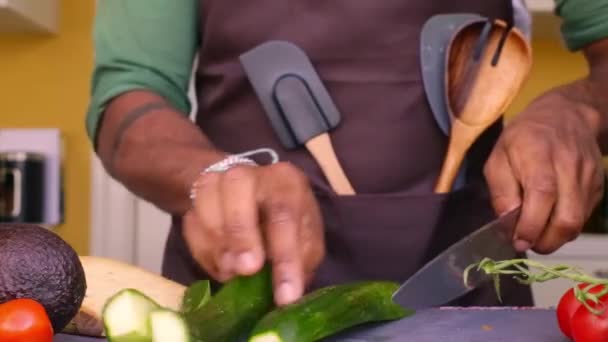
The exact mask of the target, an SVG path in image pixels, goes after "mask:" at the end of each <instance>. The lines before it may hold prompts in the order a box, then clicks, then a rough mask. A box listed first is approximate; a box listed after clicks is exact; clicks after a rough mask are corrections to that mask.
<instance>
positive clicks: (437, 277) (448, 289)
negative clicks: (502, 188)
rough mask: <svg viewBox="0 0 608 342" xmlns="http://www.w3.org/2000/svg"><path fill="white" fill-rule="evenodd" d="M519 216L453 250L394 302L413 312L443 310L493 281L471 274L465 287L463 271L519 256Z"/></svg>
mask: <svg viewBox="0 0 608 342" xmlns="http://www.w3.org/2000/svg"><path fill="white" fill-rule="evenodd" d="M520 212H521V207H518V208H516V209H513V210H511V211H510V212H508V213H506V214H504V215H502V216H500V217H499V218H497V219H496V220H494V221H492V222H490V223H488V224H486V225H485V226H483V227H481V228H480V229H478V230H476V231H475V232H473V233H471V234H469V235H468V236H466V237H465V238H463V239H461V240H460V241H458V242H456V243H455V244H453V245H452V246H450V247H449V248H448V249H447V250H445V251H444V252H442V253H441V254H439V255H438V256H437V257H435V258H434V259H433V260H431V261H430V262H429V263H427V264H426V265H425V266H423V267H422V268H421V269H420V270H419V271H418V272H416V273H415V274H414V275H413V276H412V277H410V278H409V279H408V280H407V281H405V282H404V283H403V285H401V287H400V288H399V289H398V290H397V291H396V292H395V293H394V294H393V300H394V301H395V302H396V303H398V304H400V305H401V306H403V307H407V308H409V309H414V310H420V309H425V308H430V307H435V306H441V305H445V304H447V303H449V302H451V301H452V300H455V299H458V298H460V297H462V296H463V295H465V294H467V293H469V292H470V291H472V290H474V289H475V288H477V287H479V286H480V285H482V284H484V283H485V282H487V281H490V280H491V279H492V278H491V277H489V276H487V275H485V274H483V273H482V272H477V271H476V270H472V272H471V273H470V274H469V278H468V281H467V284H465V283H464V271H465V269H466V268H467V267H468V266H470V265H472V264H475V263H478V262H480V261H481V260H482V259H484V258H491V259H494V260H505V259H512V258H515V257H516V256H517V251H516V250H515V248H514V247H513V233H514V230H515V225H516V223H517V220H518V218H519V215H520Z"/></svg>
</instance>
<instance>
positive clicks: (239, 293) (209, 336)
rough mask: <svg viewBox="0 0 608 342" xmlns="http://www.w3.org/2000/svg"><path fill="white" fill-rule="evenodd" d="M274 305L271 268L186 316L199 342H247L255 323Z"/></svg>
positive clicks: (226, 289)
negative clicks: (243, 340) (245, 340)
mask: <svg viewBox="0 0 608 342" xmlns="http://www.w3.org/2000/svg"><path fill="white" fill-rule="evenodd" d="M273 305H274V301H273V293H272V275H271V272H270V267H269V266H265V267H264V268H263V269H262V270H261V271H260V272H258V273H256V274H255V275H252V276H248V277H237V278H234V279H232V280H230V281H229V282H227V283H226V284H225V285H224V286H223V287H222V288H221V289H220V290H219V291H218V292H217V293H216V294H215V295H213V296H212V297H211V299H210V300H209V301H208V302H207V304H205V305H204V306H202V307H201V308H200V309H198V310H195V311H192V312H185V313H184V316H185V317H186V322H187V323H188V327H189V328H190V333H191V335H192V337H193V338H195V340H196V341H197V342H233V341H239V340H241V339H242V338H245V339H246V338H247V336H249V333H250V332H251V329H252V328H253V326H254V325H255V323H256V322H257V321H258V320H259V319H260V318H262V317H263V316H264V315H265V314H266V313H267V312H268V311H270V310H271V309H272V307H273Z"/></svg>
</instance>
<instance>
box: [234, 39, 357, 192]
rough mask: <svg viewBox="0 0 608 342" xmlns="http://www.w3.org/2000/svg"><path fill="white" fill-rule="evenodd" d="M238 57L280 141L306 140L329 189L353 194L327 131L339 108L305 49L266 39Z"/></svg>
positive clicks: (289, 145) (296, 142) (294, 143)
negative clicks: (266, 40) (329, 186)
mask: <svg viewBox="0 0 608 342" xmlns="http://www.w3.org/2000/svg"><path fill="white" fill-rule="evenodd" d="M240 61H241V64H242V65H243V68H244V70H245V73H246V74H247V77H248V79H249V81H250V83H251V85H252V86H253V88H254V90H255V92H256V95H257V97H258V99H259V100H260V102H261V103H262V106H263V108H264V110H265V113H266V115H267V116H268V118H269V119H270V122H271V124H272V126H273V128H274V130H275V132H276V133H277V135H278V137H279V139H280V140H281V142H282V143H283V145H284V146H285V147H286V148H288V149H294V148H299V147H301V146H303V145H304V146H306V148H307V149H308V151H309V152H310V153H311V154H312V156H313V157H314V158H315V160H316V161H317V163H318V164H319V166H320V168H321V170H322V171H323V173H324V174H325V177H326V178H327V180H328V182H329V184H330V185H331V187H332V189H333V190H334V191H335V192H336V193H337V194H339V195H352V194H354V193H355V191H354V190H353V187H352V185H351V184H350V182H349V180H348V178H347V177H346V175H345V173H344V171H343V169H342V166H341V165H340V163H339V161H338V158H337V157H336V153H335V151H334V148H333V146H332V143H331V139H330V137H329V134H328V132H329V131H331V130H332V129H334V128H335V127H336V126H338V124H339V123H340V112H339V111H338V108H337V107H336V105H335V104H334V102H333V101H332V99H331V97H330V96H329V94H328V92H327V90H326V88H325V86H324V85H323V83H322V82H321V80H320V79H319V76H318V75H317V73H316V71H315V69H314V67H313V66H312V63H311V62H310V60H309V59H308V57H307V56H306V54H305V53H304V52H303V51H302V50H301V49H300V48H299V47H297V46H296V45H294V44H292V43H289V42H285V41H270V42H267V43H264V44H261V45H259V46H257V47H255V48H253V49H252V50H250V51H248V52H246V53H244V54H243V55H241V56H240Z"/></svg>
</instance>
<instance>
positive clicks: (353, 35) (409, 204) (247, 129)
mask: <svg viewBox="0 0 608 342" xmlns="http://www.w3.org/2000/svg"><path fill="white" fill-rule="evenodd" d="M459 12H467V13H478V14H480V15H483V16H486V17H492V18H502V19H503V20H507V21H508V20H511V19H512V17H513V7H512V4H511V3H510V0H495V1H487V0H465V1H457V2H447V1H438V0H437V1H435V0H431V1H428V0H427V1H401V0H383V1H354V0H333V1H330V2H326V1H323V2H315V1H274V0H256V1H238V2H237V1H229V0H202V1H198V0H180V1H168V0H145V1H144V0H139V1H137V0H129V1H126V0H104V1H100V2H99V3H98V13H97V21H96V31H95V32H96V33H95V38H96V53H97V59H96V69H95V73H94V77H93V90H92V100H91V106H90V110H89V112H88V116H87V128H88V132H89V134H90V137H91V139H92V141H93V142H94V144H95V148H96V151H97V153H98V154H99V156H100V158H101V159H102V161H103V163H104V165H105V167H106V169H107V170H108V171H109V173H110V174H111V175H112V176H113V177H115V178H116V179H117V180H119V181H120V182H122V183H123V184H124V185H125V186H126V187H127V188H128V189H130V190H131V191H132V192H133V193H135V194H137V195H138V196H140V197H142V198H144V199H146V200H148V201H150V202H152V203H154V204H155V205H156V206H158V207H159V208H162V209H163V210H165V211H166V212H168V213H171V214H172V216H173V218H174V220H173V227H172V230H171V233H170V236H169V239H168V242H167V249H166V253H165V260H164V265H163V274H164V275H165V276H167V277H169V278H172V279H175V280H177V281H179V282H182V283H184V284H188V283H190V282H192V281H193V280H195V279H198V278H203V277H210V278H212V279H213V280H216V281H219V282H224V281H226V280H228V279H231V278H232V277H234V276H236V275H249V274H253V273H255V272H257V271H258V270H260V268H261V267H262V265H263V264H264V262H266V261H269V262H270V263H271V264H272V265H273V279H274V288H275V298H276V302H277V303H278V304H280V305H282V304H286V303H290V302H292V301H294V300H296V299H297V298H299V297H300V296H301V295H302V294H303V293H305V292H306V291H307V289H312V288H315V287H319V286H324V285H328V284H335V283H340V282H346V281H353V280H359V279H392V280H396V281H403V280H405V279H407V277H409V276H410V275H411V274H413V273H414V272H415V271H416V270H417V269H419V268H420V267H421V266H422V265H424V263H425V262H427V261H428V260H430V259H431V258H432V257H433V256H434V255H436V254H437V253H439V252H441V251H442V250H443V249H445V248H447V247H448V246H449V245H450V244H451V243H453V242H455V241H457V239H459V238H461V237H462V236H464V234H466V233H468V232H470V231H472V230H473V229H475V228H477V227H479V226H480V225H482V224H484V223H486V222H488V221H489V220H491V219H493V218H494V217H495V216H496V215H501V214H504V213H505V212H508V211H509V210H511V209H513V208H515V207H517V206H519V205H521V206H522V212H521V216H520V219H519V222H518V224H517V227H516V233H515V236H514V242H513V243H514V245H515V246H516V248H518V250H520V251H521V252H525V251H528V250H534V251H536V252H539V253H552V252H554V251H555V250H557V249H558V248H560V247H561V246H562V245H564V244H565V243H567V242H569V241H572V240H573V239H575V238H576V237H577V235H578V234H579V233H580V231H581V229H582V227H583V224H584V223H585V221H586V220H587V219H588V217H589V216H590V213H591V212H592V210H593V209H594V208H595V207H596V205H597V203H598V201H599V200H600V198H601V194H602V189H603V170H602V165H601V151H605V150H606V148H607V147H608V139H607V138H606V134H607V133H608V127H607V121H606V119H607V118H608V100H607V98H606V96H605V94H606V91H607V90H608V40H605V38H606V37H608V20H606V19H608V4H607V3H606V2H604V1H593V2H591V1H588V2H584V3H583V4H581V3H579V2H578V1H575V0H561V1H557V13H558V14H559V15H560V16H561V17H562V18H563V20H564V26H563V32H564V37H565V39H566V41H567V43H568V46H569V48H570V49H571V50H573V51H574V50H577V51H578V50H580V51H582V52H583V53H584V55H585V57H586V60H587V61H588V64H589V74H588V76H587V77H585V78H582V79H580V80H576V81H574V82H572V83H569V84H565V85H563V86H560V87H557V88H555V89H551V90H549V91H547V92H546V93H545V94H544V95H542V96H541V97H539V98H537V99H536V100H534V101H533V102H532V103H531V104H530V105H529V106H528V107H527V108H526V109H525V110H524V111H523V112H522V113H520V114H519V115H518V116H517V118H516V119H515V120H514V121H513V122H512V123H510V124H509V125H508V126H507V127H506V128H504V130H503V129H502V124H501V123H497V124H496V125H494V126H493V127H492V128H491V129H489V130H488V131H487V133H486V134H485V135H484V136H483V137H481V138H480V139H479V141H478V142H477V143H476V145H475V146H474V148H473V149H472V150H471V151H470V153H469V155H468V156H467V158H468V163H467V182H466V184H465V186H464V187H463V188H461V189H458V190H455V191H453V192H452V193H449V194H434V193H433V186H434V184H435V182H436V180H437V177H438V173H439V169H440V167H441V163H442V161H443V158H444V156H445V151H446V145H447V138H446V137H445V136H444V135H443V134H442V133H441V131H440V129H439V127H438V126H437V124H436V123H435V121H434V120H433V117H432V114H431V112H430V108H429V105H428V103H427V102H426V98H425V95H424V90H423V87H422V83H421V80H420V76H419V70H420V65H419V47H418V45H419V43H418V41H419V35H420V29H421V27H422V25H423V24H424V23H425V22H426V20H428V19H429V18H430V17H431V16H433V15H435V14H439V13H459ZM277 39H278V40H286V41H289V42H291V43H293V44H296V45H297V46H299V47H300V48H302V50H303V51H305V52H306V54H307V55H308V56H309V57H310V59H311V61H312V62H313V64H314V66H315V68H316V70H317V72H318V73H319V75H320V77H321V79H322V80H323V82H324V84H325V85H326V86H327V89H328V91H329V93H330V95H331V97H332V98H333V100H334V101H335V102H336V105H337V106H338V108H339V109H340V111H341V113H342V116H343V117H342V122H341V124H340V126H339V127H338V128H337V129H335V130H334V131H332V132H331V133H330V134H331V136H332V140H333V142H334V144H335V149H336V153H337V155H338V158H339V159H340V163H341V164H342V166H343V167H344V169H345V173H346V174H347V176H348V177H349V179H350V181H351V182H352V184H353V186H354V188H355V190H356V192H357V195H353V196H341V195H336V194H335V193H333V192H332V190H331V188H330V187H329V186H328V183H327V181H326V179H325V178H324V177H323V175H322V173H321V171H320V168H319V167H318V165H317V164H316V163H315V162H314V159H312V157H311V156H310V155H309V154H308V153H307V152H306V151H305V150H304V149H298V150H295V151H291V150H286V149H285V148H283V147H282V145H281V144H280V142H279V140H278V138H277V136H276V134H275V132H274V131H273V130H272V128H271V125H270V123H269V122H268V119H267V117H266V115H265V114H264V112H263V108H262V106H261V104H260V101H259V100H258V99H257V97H256V96H255V93H254V91H253V89H252V87H251V85H250V83H249V81H248V79H247V77H246V75H245V73H244V71H243V69H242V66H241V65H240V63H239V60H238V57H239V55H241V54H243V53H245V52H246V51H249V50H250V49H252V48H254V47H256V46H258V45H260V44H262V43H264V42H267V41H269V40H277ZM197 54H198V62H197V64H196V65H195V67H196V74H195V84H196V91H197V97H198V103H197V107H198V110H197V116H196V123H193V122H191V121H190V120H189V119H188V113H189V111H190V104H189V102H188V97H187V89H188V83H189V80H190V75H191V69H192V67H193V63H194V60H195V58H194V57H195V55H197ZM263 147H267V148H272V149H273V150H275V151H277V152H278V154H279V156H280V159H281V161H280V162H278V163H275V164H264V163H263V162H261V161H258V163H257V164H256V165H254V164H253V162H252V161H251V160H250V159H239V161H237V162H234V163H232V162H226V158H227V157H228V156H230V155H232V154H239V153H244V152H247V151H252V150H255V149H258V148H263ZM218 163H219V164H218ZM210 166H213V168H212V170H207V168H208V167H210ZM222 166H227V167H222ZM215 169H219V171H213V170H215ZM195 184H196V186H195ZM191 191H193V194H194V195H195V196H194V197H193V198H194V199H193V200H192V201H191V198H190V197H189V193H190V192H191ZM151 233H154V232H151ZM502 294H503V299H504V304H506V305H531V304H532V300H531V296H530V291H529V288H527V287H523V286H518V285H517V284H516V283H515V282H513V281H508V280H505V283H504V284H503V293H502ZM453 304H455V305H497V304H498V302H497V298H496V294H495V293H494V292H493V290H492V288H491V287H487V288H483V289H480V290H479V291H476V292H474V293H472V294H471V295H470V296H468V297H466V298H463V299H461V300H459V301H456V302H454V303H453Z"/></svg>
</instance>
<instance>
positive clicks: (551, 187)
mask: <svg viewBox="0 0 608 342" xmlns="http://www.w3.org/2000/svg"><path fill="white" fill-rule="evenodd" d="M534 165H535V166H533V167H531V168H529V169H527V170H525V172H524V174H525V176H524V179H523V180H522V181H523V184H524V200H523V205H522V212H521V216H520V219H519V222H518V224H517V227H516V230H515V240H516V247H517V248H518V249H519V250H522V251H523V250H526V249H528V248H529V247H533V246H535V245H536V242H537V241H538V239H539V238H540V236H541V235H542V234H543V231H544V230H545V227H546V226H547V223H548V222H549V219H550V218H551V214H552V211H553V208H554V205H555V201H556V199H557V194H558V190H557V180H556V176H555V172H554V171H553V168H552V164H551V163H543V162H535V163H534Z"/></svg>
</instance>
